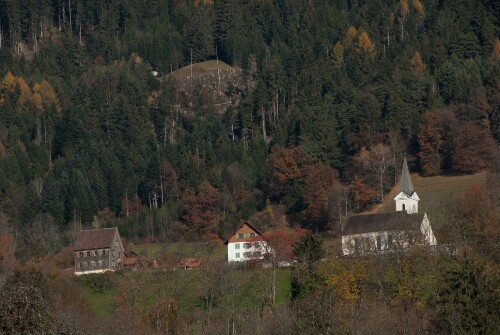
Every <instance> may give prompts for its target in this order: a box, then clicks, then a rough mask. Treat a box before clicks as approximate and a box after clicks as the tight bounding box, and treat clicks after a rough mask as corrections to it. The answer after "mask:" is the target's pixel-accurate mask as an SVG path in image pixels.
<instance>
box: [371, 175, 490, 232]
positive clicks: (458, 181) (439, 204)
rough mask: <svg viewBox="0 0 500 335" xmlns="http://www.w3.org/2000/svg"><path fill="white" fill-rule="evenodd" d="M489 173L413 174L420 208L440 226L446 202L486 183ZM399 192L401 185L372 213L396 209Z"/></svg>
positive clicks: (443, 217) (435, 224)
mask: <svg viewBox="0 0 500 335" xmlns="http://www.w3.org/2000/svg"><path fill="white" fill-rule="evenodd" d="M486 176H487V173H486V172H485V171H483V172H479V173H476V174H473V175H464V176H435V177H421V176H419V175H417V174H414V175H412V181H413V185H414V187H415V191H416V192H417V194H418V196H419V197H420V203H419V210H420V211H425V212H427V214H428V215H429V217H430V219H431V221H432V222H433V226H435V227H438V228H439V227H440V226H441V224H442V223H443V222H444V219H445V217H446V216H445V215H444V214H445V213H446V204H448V203H449V202H451V201H454V199H456V198H457V197H458V196H460V195H461V194H462V193H463V192H465V191H467V190H468V189H469V188H470V187H471V186H472V185H475V184H479V185H484V183H485V182H486ZM398 192H399V185H396V186H395V187H393V188H392V190H391V192H390V193H388V194H387V195H386V197H385V201H384V202H383V203H382V204H380V205H378V206H377V207H376V208H374V209H373V210H372V211H371V212H372V213H381V212H390V211H394V210H395V204H394V197H395V196H396V195H397V193H398Z"/></svg>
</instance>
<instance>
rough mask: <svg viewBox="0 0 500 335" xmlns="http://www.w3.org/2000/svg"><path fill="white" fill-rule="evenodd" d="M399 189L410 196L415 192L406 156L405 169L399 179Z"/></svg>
mask: <svg viewBox="0 0 500 335" xmlns="http://www.w3.org/2000/svg"><path fill="white" fill-rule="evenodd" d="M399 191H400V192H404V193H406V194H407V195H409V196H411V195H412V194H413V193H415V188H414V187H413V183H412V182H411V176H410V170H409V169H408V162H407V161H406V157H405V158H404V161H403V170H402V171H401V180H400V181H399Z"/></svg>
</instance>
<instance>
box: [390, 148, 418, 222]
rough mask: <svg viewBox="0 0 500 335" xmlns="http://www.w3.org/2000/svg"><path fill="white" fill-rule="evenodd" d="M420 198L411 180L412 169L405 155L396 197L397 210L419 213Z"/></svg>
mask: <svg viewBox="0 0 500 335" xmlns="http://www.w3.org/2000/svg"><path fill="white" fill-rule="evenodd" d="M419 200H420V198H419V197H418V195H417V192H415V188H414V187H413V183H412V182H411V176H410V170H409V169H408V162H407V161H406V156H405V158H404V161H403V170H402V171H401V179H400V180H399V194H398V195H397V196H396V197H395V198H394V201H395V202H396V211H406V212H408V214H413V213H418V202H419Z"/></svg>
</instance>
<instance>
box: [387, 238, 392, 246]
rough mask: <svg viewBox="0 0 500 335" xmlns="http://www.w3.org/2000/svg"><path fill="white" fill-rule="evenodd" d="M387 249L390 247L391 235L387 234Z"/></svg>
mask: <svg viewBox="0 0 500 335" xmlns="http://www.w3.org/2000/svg"><path fill="white" fill-rule="evenodd" d="M387 249H392V235H389V236H387Z"/></svg>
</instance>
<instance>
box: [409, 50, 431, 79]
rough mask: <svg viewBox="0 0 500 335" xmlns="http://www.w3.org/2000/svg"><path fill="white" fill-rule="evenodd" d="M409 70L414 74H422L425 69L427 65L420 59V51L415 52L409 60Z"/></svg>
mask: <svg viewBox="0 0 500 335" xmlns="http://www.w3.org/2000/svg"><path fill="white" fill-rule="evenodd" d="M410 66H411V70H412V72H413V73H415V74H423V73H424V72H425V70H426V69H427V65H425V63H424V62H423V61H422V57H421V56H420V52H418V51H417V52H415V54H414V55H413V57H412V58H411V60H410Z"/></svg>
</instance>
